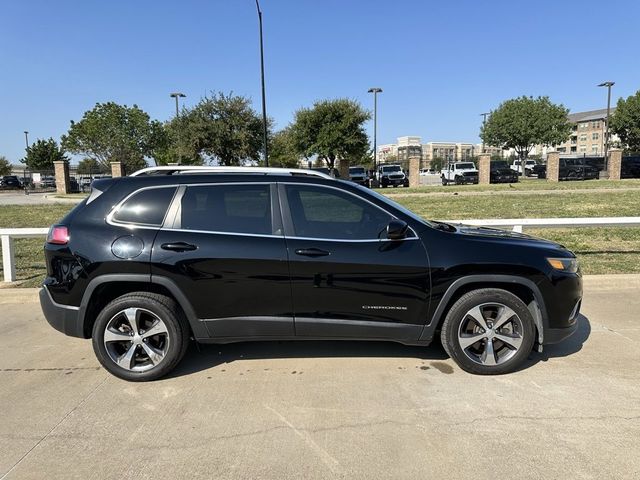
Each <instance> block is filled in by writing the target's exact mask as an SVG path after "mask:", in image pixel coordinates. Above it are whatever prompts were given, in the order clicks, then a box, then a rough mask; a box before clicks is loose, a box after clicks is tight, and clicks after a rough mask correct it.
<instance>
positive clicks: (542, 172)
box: [531, 163, 547, 178]
mask: <svg viewBox="0 0 640 480" xmlns="http://www.w3.org/2000/svg"><path fill="white" fill-rule="evenodd" d="M531 174H532V175H533V176H534V177H538V178H547V166H546V165H545V164H543V163H536V165H535V166H534V167H533V169H532V170H531Z"/></svg>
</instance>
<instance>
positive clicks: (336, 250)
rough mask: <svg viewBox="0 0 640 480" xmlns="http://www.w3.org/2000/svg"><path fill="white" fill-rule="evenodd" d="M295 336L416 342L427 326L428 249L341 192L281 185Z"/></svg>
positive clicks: (354, 197) (382, 213) (383, 214)
mask: <svg viewBox="0 0 640 480" xmlns="http://www.w3.org/2000/svg"><path fill="white" fill-rule="evenodd" d="M279 192H280V199H281V202H282V205H283V208H282V210H283V221H284V225H285V236H286V241H287V250H288V254H289V265H290V270H291V288H292V292H293V303H294V312H295V329H296V335H298V336H311V337H357V338H394V339H404V340H415V339H417V338H418V336H419V334H420V331H421V328H422V325H424V323H425V320H426V311H427V306H428V305H427V303H428V298H429V288H430V283H429V282H430V279H429V272H428V260H427V255H426V251H425V248H424V246H423V244H422V242H421V241H420V240H419V239H418V237H417V236H416V235H415V233H414V232H413V231H411V230H409V232H408V235H407V238H405V239H403V240H394V241H392V240H388V239H386V237H385V232H386V227H387V225H388V224H389V221H390V220H391V219H392V218H393V216H392V215H391V214H389V213H388V212H387V211H385V210H383V209H381V208H380V207H378V206H377V205H375V204H373V203H371V202H369V201H367V200H365V199H363V198H361V197H360V196H357V195H355V194H353V193H350V192H348V191H345V190H343V189H340V188H334V187H329V186H324V185H312V184H305V183H291V184H279Z"/></svg>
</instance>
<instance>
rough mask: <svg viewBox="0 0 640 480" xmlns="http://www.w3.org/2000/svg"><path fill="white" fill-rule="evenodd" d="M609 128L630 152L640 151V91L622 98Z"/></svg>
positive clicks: (610, 120)
mask: <svg viewBox="0 0 640 480" xmlns="http://www.w3.org/2000/svg"><path fill="white" fill-rule="evenodd" d="M609 128H610V130H611V132H612V133H614V134H615V135H617V136H618V137H619V138H620V142H621V143H622V144H623V146H626V147H627V148H628V149H629V150H632V151H640V90H638V91H637V92H636V93H635V95H631V96H629V97H627V98H626V99H624V98H620V99H619V100H618V104H617V106H616V110H615V111H614V112H613V115H612V116H611V118H610V119H609Z"/></svg>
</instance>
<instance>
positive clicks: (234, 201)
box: [180, 184, 273, 235]
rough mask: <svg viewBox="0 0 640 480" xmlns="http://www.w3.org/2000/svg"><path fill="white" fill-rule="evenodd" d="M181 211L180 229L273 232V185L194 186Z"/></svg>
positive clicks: (186, 196)
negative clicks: (271, 193) (271, 192)
mask: <svg viewBox="0 0 640 480" xmlns="http://www.w3.org/2000/svg"><path fill="white" fill-rule="evenodd" d="M181 211H182V217H181V223H180V228H182V229H186V230H204V231H208V232H228V233H255V234H263V235H270V234H271V233H273V231H272V222H271V196H270V187H269V185H261V184H256V185H202V186H190V187H187V191H186V192H185V193H184V196H183V197H182V209H181Z"/></svg>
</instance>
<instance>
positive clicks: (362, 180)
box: [349, 167, 370, 187]
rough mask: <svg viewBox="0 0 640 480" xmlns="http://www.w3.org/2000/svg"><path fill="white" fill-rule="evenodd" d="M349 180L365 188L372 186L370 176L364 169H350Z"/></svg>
mask: <svg viewBox="0 0 640 480" xmlns="http://www.w3.org/2000/svg"><path fill="white" fill-rule="evenodd" d="M349 180H351V181H352V182H354V183H357V184H358V185H362V186H363V187H368V186H369V185H370V182H369V175H368V173H367V171H366V170H365V168H364V167H349Z"/></svg>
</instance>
